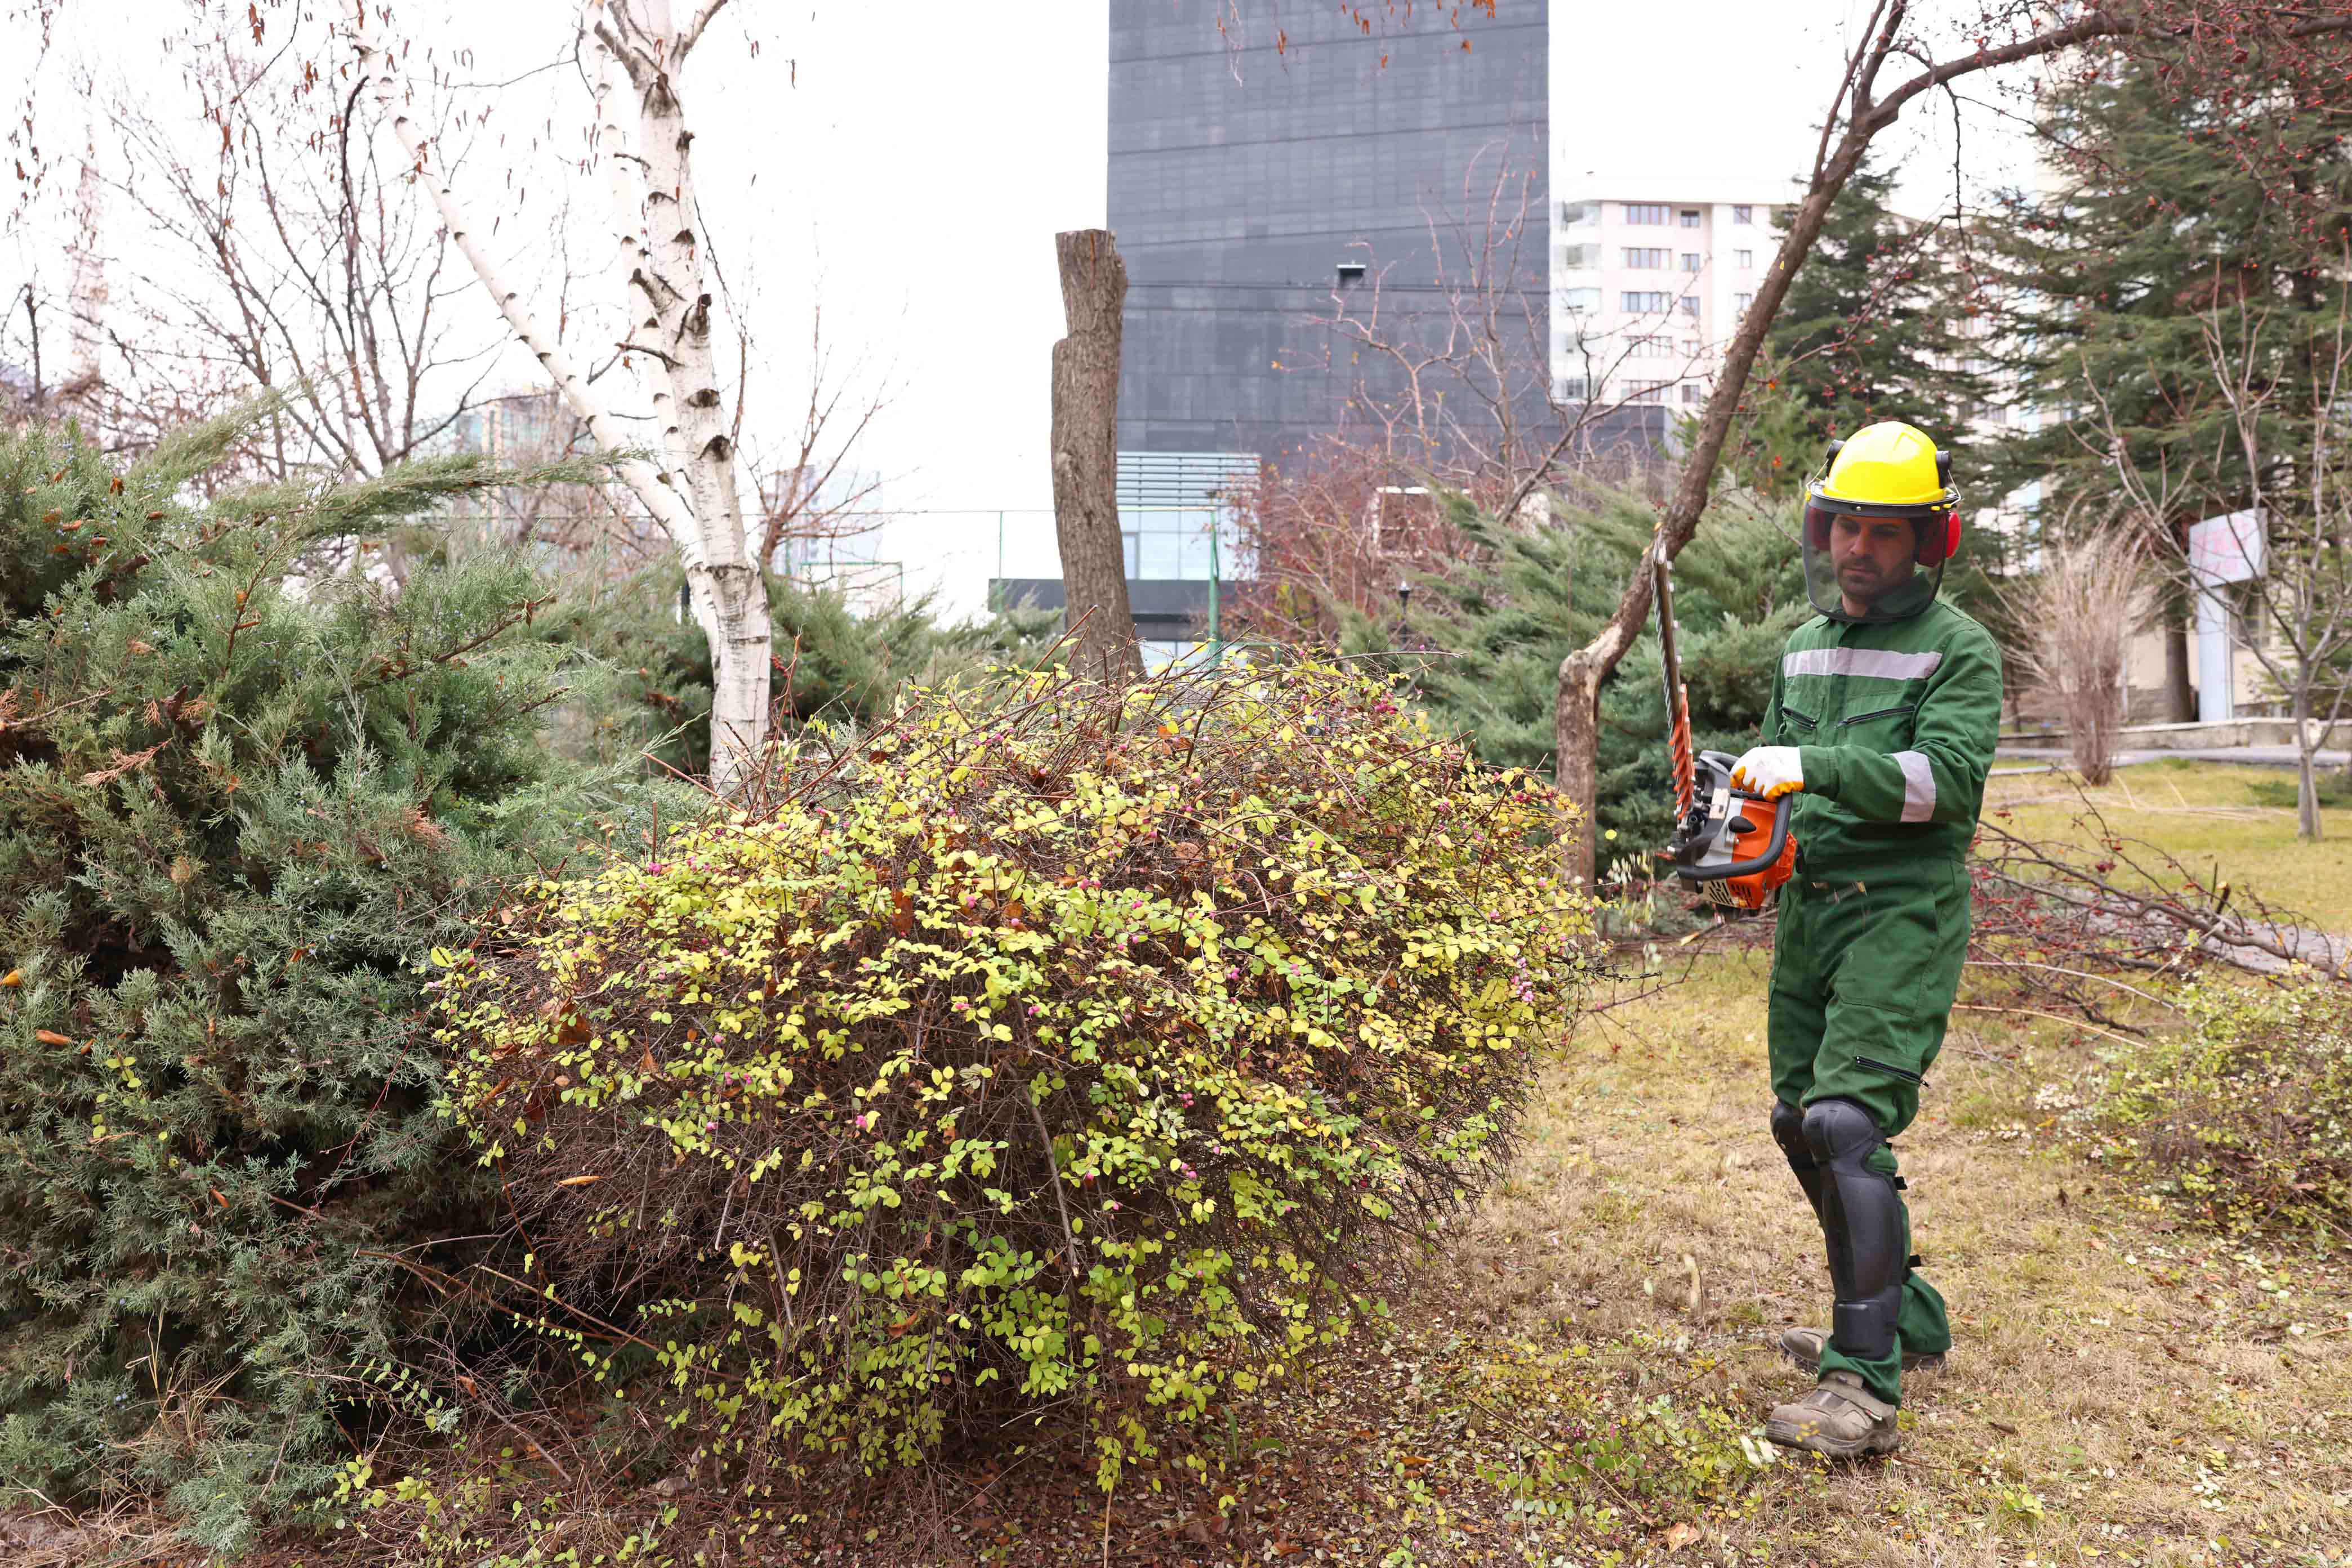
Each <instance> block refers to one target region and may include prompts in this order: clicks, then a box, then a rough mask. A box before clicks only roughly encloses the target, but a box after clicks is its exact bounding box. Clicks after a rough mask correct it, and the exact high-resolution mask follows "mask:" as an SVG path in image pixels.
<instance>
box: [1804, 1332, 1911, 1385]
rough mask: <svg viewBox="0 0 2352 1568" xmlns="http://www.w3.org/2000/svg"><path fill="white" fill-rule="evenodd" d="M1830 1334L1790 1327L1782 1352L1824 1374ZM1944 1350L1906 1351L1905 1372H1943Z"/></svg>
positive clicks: (1817, 1374) (1904, 1353)
mask: <svg viewBox="0 0 2352 1568" xmlns="http://www.w3.org/2000/svg"><path fill="white" fill-rule="evenodd" d="M1828 1342H1829V1335H1827V1334H1826V1333H1823V1332H1822V1331H1821V1330H1819V1329H1790V1331H1788V1332H1787V1333H1784V1334H1782V1335H1781V1336H1780V1353H1781V1354H1782V1355H1785V1356H1787V1357H1788V1358H1789V1359H1790V1361H1792V1362H1795V1363H1797V1364H1798V1365H1799V1366H1800V1367H1802V1368H1803V1369H1804V1370H1805V1371H1806V1372H1808V1373H1811V1374H1812V1375H1813V1376H1815V1377H1819V1376H1821V1374H1822V1346H1823V1345H1824V1344H1827V1343H1828ZM1944 1353H1945V1352H1942V1351H1905V1352H1903V1370H1904V1371H1905V1372H1941V1371H1942V1370H1943V1369H1944Z"/></svg>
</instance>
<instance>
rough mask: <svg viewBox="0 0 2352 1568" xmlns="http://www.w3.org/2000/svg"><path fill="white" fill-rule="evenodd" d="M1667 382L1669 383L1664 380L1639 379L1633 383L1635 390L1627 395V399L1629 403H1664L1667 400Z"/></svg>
mask: <svg viewBox="0 0 2352 1568" xmlns="http://www.w3.org/2000/svg"><path fill="white" fill-rule="evenodd" d="M1666 386H1667V383H1665V382H1663V381H1637V382H1635V383H1634V384H1633V391H1631V392H1629V393H1627V394H1626V395H1625V401H1626V402H1628V403H1664V401H1665V400H1666Z"/></svg>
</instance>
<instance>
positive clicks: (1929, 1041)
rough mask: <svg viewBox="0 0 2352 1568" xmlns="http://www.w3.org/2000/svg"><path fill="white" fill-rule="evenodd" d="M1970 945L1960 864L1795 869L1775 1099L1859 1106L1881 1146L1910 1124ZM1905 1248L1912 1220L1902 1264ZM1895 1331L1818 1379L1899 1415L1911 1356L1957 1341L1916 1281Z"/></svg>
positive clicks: (1776, 976) (1832, 1364)
mask: <svg viewBox="0 0 2352 1568" xmlns="http://www.w3.org/2000/svg"><path fill="white" fill-rule="evenodd" d="M1968 942H1969V876H1968V868H1967V867H1966V866H1964V865H1963V864H1962V863H1961V862H1959V861H1958V860H1954V859H1950V858H1944V857H1940V856H1938V857H1934V858H1924V859H1920V860H1916V861H1911V862H1908V863H1902V862H1891V863H1889V864H1886V865H1884V866H1878V867H1874V868H1871V870H1870V872H1869V873H1868V875H1867V876H1865V877H1864V878H1863V879H1859V880H1857V879H1853V878H1852V877H1849V876H1843V875H1837V874H1831V875H1816V874H1812V873H1809V872H1807V871H1805V870H1802V869H1801V870H1800V871H1799V872H1798V873H1797V875H1796V876H1795V877H1793V878H1791V879H1790V881H1789V883H1788V885H1787V886H1786V887H1784V888H1783V889H1781V890H1780V926H1779V930H1778V931H1777V932H1776V933H1775V938H1774V942H1773V950H1772V991H1771V1003H1770V1008H1769V1030H1770V1057H1771V1067H1772V1092H1773V1095H1774V1096H1775V1097H1776V1098H1777V1099H1778V1100H1780V1102H1781V1103H1782V1104H1784V1105H1790V1106H1795V1107H1797V1108H1799V1109H1800V1110H1801V1109H1802V1108H1803V1107H1805V1106H1808V1105H1811V1104H1812V1103H1813V1102H1814V1101H1816V1100H1831V1099H1837V1100H1852V1101H1853V1103H1855V1104H1856V1105H1859V1106H1861V1107H1862V1108H1863V1109H1864V1110H1867V1111H1868V1112H1869V1113H1870V1115H1871V1117H1872V1119H1873V1120H1874V1121H1876V1122H1877V1123H1878V1130H1879V1133H1880V1135H1881V1136H1882V1137H1884V1138H1889V1139H1891V1138H1893V1137H1894V1136H1895V1134H1897V1133H1899V1132H1901V1131H1903V1130H1904V1129H1905V1128H1906V1127H1908V1126H1910V1125H1911V1121H1912V1119H1913V1118H1914V1117H1916V1115H1917V1114H1918V1111H1919V1089H1920V1087H1921V1085H1922V1082H1923V1080H1924V1076H1925V1074H1926V1073H1927V1068H1928V1067H1929V1065H1930V1064H1931V1063H1933V1062H1934V1061H1935V1059H1936V1053H1937V1051H1939V1050H1941V1049H1942V1048H1943V1044H1944V1027H1945V1025H1946V1023H1947V1021H1948V1018H1949V1016H1950V1014H1951V1007H1952V999H1953V996H1954V994H1956V993H1957V992H1958V989H1959V981H1960V966H1961V964H1962V963H1964V962H1966V959H1967V956H1968ZM1794 1158H1795V1156H1793V1155H1792V1156H1791V1159H1792V1162H1793V1160H1794ZM1865 1164H1866V1165H1867V1167H1868V1168H1869V1169H1870V1170H1873V1171H1876V1172H1878V1173H1881V1174H1883V1175H1885V1176H1887V1177H1889V1178H1890V1179H1891V1178H1893V1177H1894V1176H1895V1152H1894V1150H1892V1149H1890V1148H1887V1147H1885V1145H1883V1144H1882V1145H1881V1146H1880V1147H1879V1148H1877V1149H1876V1150H1874V1151H1873V1152H1872V1153H1871V1154H1870V1156H1869V1158H1868V1160H1867V1161H1866V1162H1865ZM1910 1249H1911V1242H1910V1221H1909V1215H1908V1214H1907V1213H1906V1215H1905V1216H1904V1222H1903V1238H1902V1250H1903V1255H1904V1257H1905V1258H1908V1256H1909V1253H1910ZM1895 1332H1896V1343H1895V1349H1894V1350H1893V1351H1892V1352H1889V1353H1888V1354H1886V1355H1885V1356H1884V1357H1880V1358H1877V1359H1874V1360H1871V1361H1866V1362H1865V1361H1859V1360H1856V1359H1854V1358H1853V1357H1850V1356H1847V1355H1844V1354H1842V1353H1841V1352H1839V1350H1838V1348H1837V1346H1836V1345H1835V1343H1834V1342H1832V1344H1831V1345H1830V1346H1829V1347H1828V1348H1827V1349H1825V1350H1824V1352H1822V1371H1823V1372H1828V1371H1831V1370H1832V1369H1837V1368H1843V1369H1844V1370H1846V1371H1849V1372H1853V1373H1857V1374H1859V1375H1860V1376H1861V1378H1862V1380H1863V1382H1864V1384H1867V1385H1868V1387H1869V1389H1870V1391H1871V1392H1872V1393H1873V1394H1876V1395H1877V1396H1878V1397H1879V1398H1881V1399H1884V1400H1885V1401H1887V1402H1888V1403H1889V1404H1899V1403H1901V1373H1902V1359H1903V1352H1904V1351H1905V1350H1906V1349H1908V1350H1911V1351H1914V1352H1926V1353H1931V1354H1932V1353H1938V1352H1943V1351H1945V1350H1948V1349H1949V1348H1950V1346H1951V1342H1952V1331H1951V1325H1950V1323H1949V1322H1948V1320H1947V1319H1946V1317H1945V1314H1944V1299H1943V1297H1942V1296H1940V1295H1938V1294H1937V1291H1936V1288H1935V1287H1934V1286H1932V1285H1930V1284H1928V1283H1927V1280H1925V1279H1921V1278H1920V1277H1919V1276H1918V1275H1917V1274H1916V1273H1909V1274H1906V1278H1905V1279H1904V1283H1903V1303H1902V1309H1901V1312H1900V1315H1899V1317H1898V1319H1897V1324H1896V1331H1895Z"/></svg>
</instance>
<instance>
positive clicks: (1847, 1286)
mask: <svg viewBox="0 0 2352 1568" xmlns="http://www.w3.org/2000/svg"><path fill="white" fill-rule="evenodd" d="M1803 1127H1804V1137H1805V1148H1806V1151H1807V1152H1809V1153H1811V1155H1812V1157H1813V1163H1815V1164H1817V1165H1818V1166H1820V1167H1821V1173H1822V1185H1821V1200H1820V1210H1821V1216H1822V1236H1823V1237H1824V1238H1825V1239H1826V1240H1827V1241H1828V1243H1829V1255H1830V1283H1831V1286H1832V1289H1834V1290H1835V1291H1836V1293H1837V1302H1836V1305H1835V1307H1834V1308H1833V1309H1832V1313H1833V1316H1834V1321H1833V1322H1832V1327H1831V1331H1830V1341H1831V1342H1832V1344H1834V1345H1836V1346H1837V1348H1838V1349H1839V1350H1840V1351H1842V1352H1845V1353H1846V1354H1848V1355H1851V1356H1853V1358H1854V1359H1855V1360H1857V1361H1878V1360H1883V1359H1884V1358H1885V1357H1886V1356H1889V1355H1891V1354H1893V1353H1894V1351H1895V1318H1896V1316H1897V1314H1898V1313H1899V1312H1900V1311H1901V1310H1902V1306H1903V1279H1904V1276H1905V1274H1906V1273H1907V1272H1908V1271H1909V1270H1908V1268H1907V1260H1906V1258H1905V1255H1904V1237H1905V1235H1906V1216H1905V1215H1904V1212H1903V1198H1902V1194H1900V1193H1899V1192H1898V1191H1897V1190H1896V1188H1895V1179H1894V1178H1893V1177H1892V1176H1888V1175H1885V1174H1884V1173H1880V1172H1877V1171H1874V1170H1872V1169H1871V1168H1870V1166H1869V1164H1868V1163H1867V1162H1868V1160H1869V1159H1870V1156H1871V1155H1872V1154H1874V1153H1875V1152H1877V1151H1878V1148H1879V1145H1881V1144H1882V1143H1884V1142H1886V1140H1885V1138H1884V1137H1882V1136H1880V1134H1879V1131H1878V1123H1877V1121H1875V1120H1874V1118H1873V1117H1872V1116H1871V1114H1870V1112H1869V1111H1867V1110H1864V1109H1863V1108H1862V1107H1861V1106H1859V1105H1857V1104H1855V1103H1854V1102H1853V1100H1815V1101H1814V1102H1813V1103H1812V1104H1811V1105H1810V1106H1808V1107H1806V1109H1805V1114H1804V1123H1803Z"/></svg>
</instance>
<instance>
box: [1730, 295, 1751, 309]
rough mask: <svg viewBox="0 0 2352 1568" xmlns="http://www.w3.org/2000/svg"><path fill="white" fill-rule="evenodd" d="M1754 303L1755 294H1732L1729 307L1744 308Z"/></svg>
mask: <svg viewBox="0 0 2352 1568" xmlns="http://www.w3.org/2000/svg"><path fill="white" fill-rule="evenodd" d="M1754 303H1756V296H1755V295H1753V294H1734V295H1733V296H1732V297H1731V308H1732V309H1733V310H1746V309H1748V306H1750V305H1753V304H1754Z"/></svg>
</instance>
